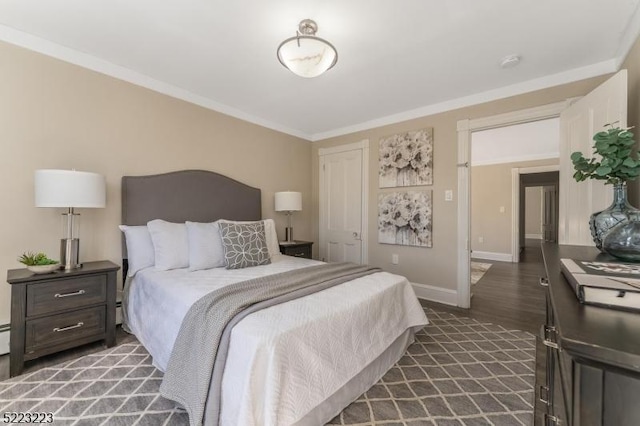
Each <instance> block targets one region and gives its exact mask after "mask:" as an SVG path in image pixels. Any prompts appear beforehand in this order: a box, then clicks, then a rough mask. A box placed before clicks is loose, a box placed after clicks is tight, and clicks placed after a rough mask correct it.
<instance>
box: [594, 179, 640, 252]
mask: <svg viewBox="0 0 640 426" xmlns="http://www.w3.org/2000/svg"><path fill="white" fill-rule="evenodd" d="M629 221H638V222H640V210H638V209H636V208H635V207H633V206H632V205H631V204H629V201H628V200H627V185H626V184H624V183H620V184H617V185H614V186H613V203H611V205H610V206H609V207H607V208H606V209H604V210H602V211H601V212H597V213H594V214H592V215H591V218H590V219H589V228H590V229H591V236H592V237H593V242H594V243H596V247H597V248H598V250H600V251H602V252H604V251H605V250H604V248H603V245H602V242H603V240H604V237H605V236H606V235H607V233H608V232H609V230H610V229H612V228H613V227H614V226H616V225H619V224H623V223H626V222H629Z"/></svg>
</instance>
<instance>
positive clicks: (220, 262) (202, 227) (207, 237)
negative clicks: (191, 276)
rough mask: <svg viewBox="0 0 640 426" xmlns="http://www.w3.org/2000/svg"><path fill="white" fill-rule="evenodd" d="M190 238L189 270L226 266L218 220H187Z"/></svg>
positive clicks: (188, 236)
mask: <svg viewBox="0 0 640 426" xmlns="http://www.w3.org/2000/svg"><path fill="white" fill-rule="evenodd" d="M186 225H187V238H188V240H189V270H190V271H199V270H201V269H211V268H221V267H223V266H225V261H224V247H223V246H222V237H220V228H219V227H218V222H211V223H199V222H187V223H186Z"/></svg>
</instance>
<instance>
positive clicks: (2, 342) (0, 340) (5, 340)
mask: <svg viewBox="0 0 640 426" xmlns="http://www.w3.org/2000/svg"><path fill="white" fill-rule="evenodd" d="M10 336H11V330H9V329H7V330H4V331H2V332H0V355H4V354H8V353H9V352H10V351H9V337H10Z"/></svg>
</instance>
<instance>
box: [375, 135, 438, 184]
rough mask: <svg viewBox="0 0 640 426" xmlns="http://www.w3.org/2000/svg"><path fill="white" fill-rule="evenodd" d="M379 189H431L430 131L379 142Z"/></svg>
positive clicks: (388, 138)
mask: <svg viewBox="0 0 640 426" xmlns="http://www.w3.org/2000/svg"><path fill="white" fill-rule="evenodd" d="M379 148H380V151H379V178H380V179H379V180H380V188H394V187H398V186H418V185H433V128H432V127H429V128H427V129H422V130H416V131H412V132H405V133H398V134H395V135H392V136H388V137H386V138H381V139H380V147H379Z"/></svg>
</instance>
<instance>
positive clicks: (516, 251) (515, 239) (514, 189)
mask: <svg viewBox="0 0 640 426" xmlns="http://www.w3.org/2000/svg"><path fill="white" fill-rule="evenodd" d="M558 171H560V165H559V164H549V165H547V166H535V167H521V168H513V169H511V257H512V262H513V263H518V262H520V175H528V174H532V173H545V172H558ZM525 238H526V236H525ZM540 239H542V237H540Z"/></svg>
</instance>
